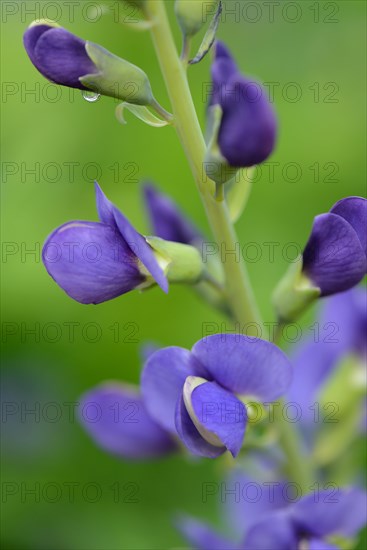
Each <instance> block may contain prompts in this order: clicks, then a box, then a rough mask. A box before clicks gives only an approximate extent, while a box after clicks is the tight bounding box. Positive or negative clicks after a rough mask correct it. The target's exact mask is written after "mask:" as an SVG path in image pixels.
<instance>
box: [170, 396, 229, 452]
mask: <svg viewBox="0 0 367 550" xmlns="http://www.w3.org/2000/svg"><path fill="white" fill-rule="evenodd" d="M175 421H176V422H175V424H176V430H177V433H178V435H179V436H180V438H181V439H182V441H183V442H184V444H185V445H186V447H187V448H188V449H189V450H190V451H191V452H192V453H193V454H194V455H197V456H204V457H207V458H217V457H218V456H220V455H222V454H223V453H224V452H225V451H226V448H225V447H224V446H223V447H216V446H214V445H211V444H210V443H208V442H207V441H206V440H205V439H204V438H203V437H202V436H201V435H200V434H199V432H198V431H197V429H196V427H195V425H194V423H193V421H192V420H191V418H190V416H189V413H188V412H187V409H186V406H185V402H184V400H183V397H182V396H181V397H179V399H178V401H177V407H176V414H175Z"/></svg>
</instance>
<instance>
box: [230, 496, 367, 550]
mask: <svg viewBox="0 0 367 550" xmlns="http://www.w3.org/2000/svg"><path fill="white" fill-rule="evenodd" d="M366 514H367V509H366V493H365V492H364V491H362V490H361V489H358V488H349V489H340V490H339V491H338V492H337V494H336V495H335V496H334V497H331V496H330V491H319V492H318V493H317V494H315V493H311V494H309V495H306V496H304V497H302V498H301V499H300V500H298V501H297V502H295V503H294V504H292V505H290V506H288V507H287V508H284V509H280V510H277V511H274V512H272V513H269V514H265V515H264V517H263V518H260V519H259V521H258V523H255V524H254V525H252V527H251V528H250V529H249V531H248V533H247V534H246V536H245V540H244V543H243V545H242V546H241V548H242V549H243V550H265V549H268V548H271V549H272V550H294V549H297V550H301V548H303V547H304V544H305V543H306V544H307V543H308V548H310V549H311V550H333V549H335V550H336V549H337V546H334V545H332V544H330V543H329V542H328V540H327V539H328V538H329V537H331V536H337V535H339V536H342V537H353V536H354V535H356V534H357V533H358V531H359V530H360V529H361V528H362V527H363V526H364V525H365V523H366Z"/></svg>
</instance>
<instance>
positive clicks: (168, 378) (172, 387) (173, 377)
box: [141, 347, 201, 433]
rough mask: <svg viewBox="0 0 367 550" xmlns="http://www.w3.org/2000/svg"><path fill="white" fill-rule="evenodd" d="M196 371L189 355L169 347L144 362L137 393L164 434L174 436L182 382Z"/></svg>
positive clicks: (197, 369) (196, 368)
mask: <svg viewBox="0 0 367 550" xmlns="http://www.w3.org/2000/svg"><path fill="white" fill-rule="evenodd" d="M199 372H201V371H200V369H199V368H198V365H197V362H196V361H195V360H194V358H193V357H192V355H191V353H190V352H189V351H188V350H186V349H183V348H179V347H169V348H164V349H161V350H158V351H156V352H155V353H153V355H151V356H150V357H149V358H148V361H147V362H146V364H145V366H144V370H143V372H142V376H141V390H142V394H143V397H144V401H145V404H146V407H147V409H148V411H149V413H150V415H151V416H152V417H153V418H154V420H155V421H156V422H158V424H160V425H161V426H162V427H163V428H165V429H166V430H169V431H171V432H174V433H176V428H175V410H176V404H177V401H178V399H179V397H180V395H181V394H182V388H183V385H184V383H185V380H186V378H187V377H188V376H190V375H196V374H198V373H199Z"/></svg>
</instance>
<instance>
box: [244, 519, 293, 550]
mask: <svg viewBox="0 0 367 550" xmlns="http://www.w3.org/2000/svg"><path fill="white" fill-rule="evenodd" d="M296 548H298V539H297V536H296V533H295V530H294V527H293V525H292V522H291V521H290V518H289V515H288V514H287V513H284V512H275V513H273V514H268V515H265V516H264V517H263V518H262V519H260V520H259V521H258V522H257V523H256V524H255V525H253V526H252V527H251V528H250V529H249V531H248V533H247V535H246V537H245V541H244V544H243V549H244V550H270V549H271V550H296Z"/></svg>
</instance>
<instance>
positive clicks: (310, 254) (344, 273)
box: [303, 197, 367, 296]
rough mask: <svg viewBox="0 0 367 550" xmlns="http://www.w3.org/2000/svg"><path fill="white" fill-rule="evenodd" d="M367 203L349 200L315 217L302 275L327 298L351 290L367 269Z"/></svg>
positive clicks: (362, 199) (356, 198)
mask: <svg viewBox="0 0 367 550" xmlns="http://www.w3.org/2000/svg"><path fill="white" fill-rule="evenodd" d="M366 254H367V201H366V199H364V198H362V197H347V198H345V199H342V200H340V201H339V202H337V203H336V204H335V205H334V206H333V207H332V209H331V210H330V212H329V213H327V214H321V215H319V216H316V218H315V219H314V223H313V226H312V231H311V236H310V238H309V240H308V242H307V245H306V247H305V249H304V251H303V273H304V274H305V275H306V277H308V278H309V279H311V281H312V283H313V285H314V286H316V287H318V288H320V291H321V296H328V295H330V294H335V293H336V292H342V291H343V290H348V289H349V288H352V287H353V286H355V285H356V284H357V283H359V282H360V281H361V279H362V278H363V277H364V275H365V274H366V270H367V259H366Z"/></svg>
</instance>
